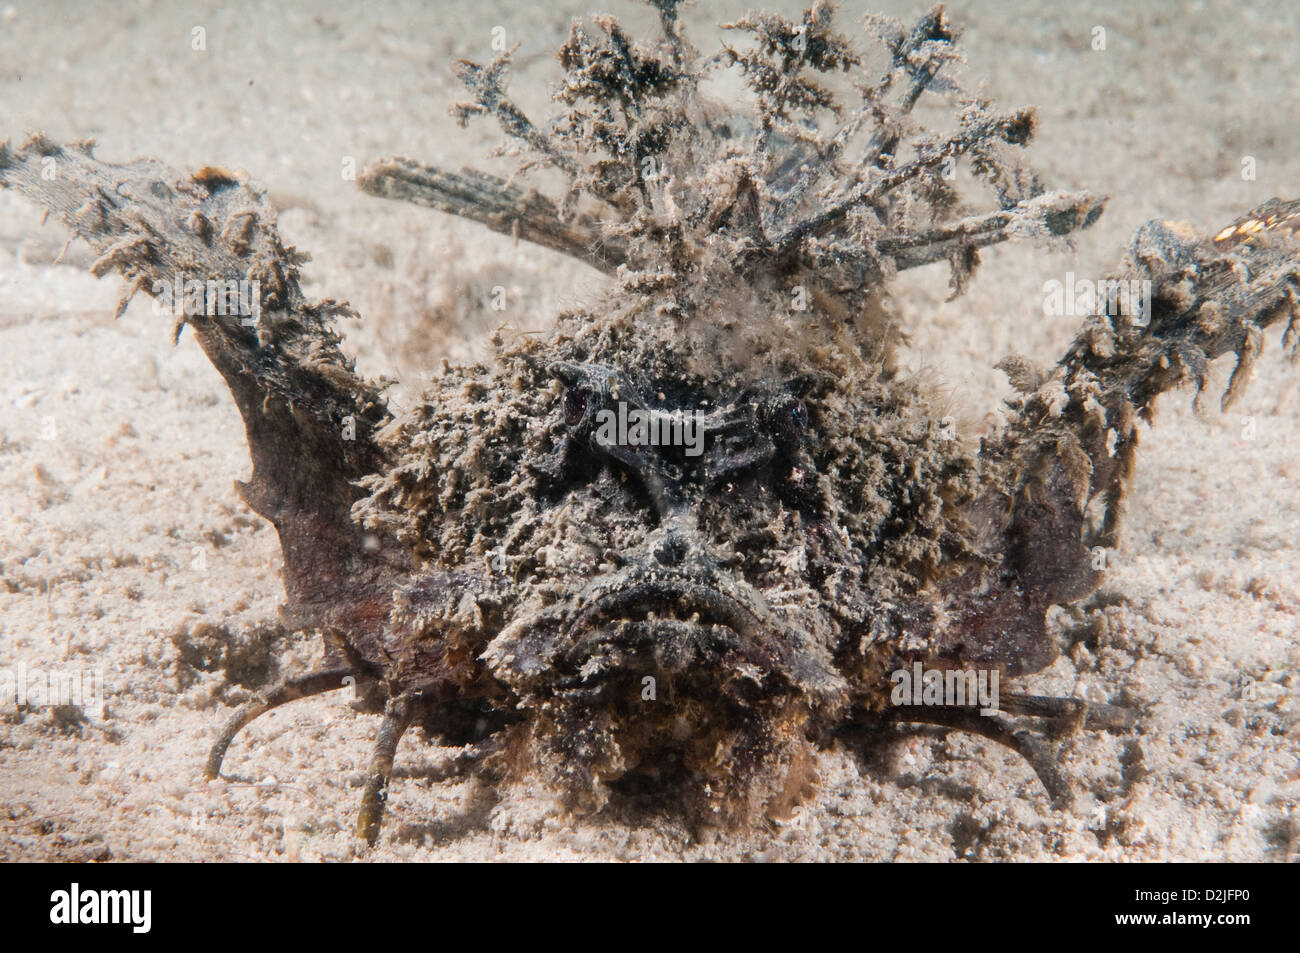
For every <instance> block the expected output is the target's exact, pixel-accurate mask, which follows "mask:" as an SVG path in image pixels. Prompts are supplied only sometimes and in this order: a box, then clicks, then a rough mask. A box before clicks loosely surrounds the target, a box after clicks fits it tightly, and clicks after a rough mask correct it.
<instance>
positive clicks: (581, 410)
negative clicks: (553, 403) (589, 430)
mask: <svg viewBox="0 0 1300 953" xmlns="http://www.w3.org/2000/svg"><path fill="white" fill-rule="evenodd" d="M586 414H587V395H586V394H585V393H583V391H582V389H581V388H578V387H570V388H569V389H568V390H566V391H565V392H564V422H565V423H566V424H568V425H569V426H570V427H575V426H577V425H578V424H580V423H581V422H582V418H583V417H585V416H586Z"/></svg>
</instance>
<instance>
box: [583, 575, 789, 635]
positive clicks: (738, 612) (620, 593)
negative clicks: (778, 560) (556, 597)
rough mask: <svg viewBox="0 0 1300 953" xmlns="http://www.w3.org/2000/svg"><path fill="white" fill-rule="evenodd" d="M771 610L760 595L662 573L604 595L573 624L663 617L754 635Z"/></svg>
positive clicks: (586, 625)
mask: <svg viewBox="0 0 1300 953" xmlns="http://www.w3.org/2000/svg"><path fill="white" fill-rule="evenodd" d="M747 603H748V604H747ZM767 614H768V613H767V611H766V607H765V606H763V604H762V602H761V600H760V599H758V598H757V597H753V598H752V599H751V600H744V599H742V597H741V596H739V595H733V594H730V593H727V592H724V591H723V590H722V589H720V588H718V587H717V586H712V585H709V584H707V583H702V582H700V581H698V580H695V579H691V578H689V577H683V576H662V575H656V576H650V577H644V578H641V579H631V580H628V581H627V582H625V583H624V584H623V585H621V586H620V587H619V588H617V589H615V590H613V591H610V592H606V593H604V594H603V595H601V596H598V597H597V598H596V599H594V600H593V601H592V602H591V603H590V604H589V605H588V606H587V607H586V608H585V609H583V610H582V612H580V613H579V614H578V617H577V619H575V620H574V624H573V627H574V629H575V630H576V631H584V630H590V629H594V628H603V627H606V626H608V625H610V624H617V623H619V622H647V621H663V622H670V623H676V624H678V625H684V626H697V627H701V628H703V627H709V626H721V627H724V628H727V629H730V630H731V631H732V632H734V633H736V635H739V636H742V637H749V638H752V637H754V636H756V635H757V634H758V633H759V631H760V630H761V628H762V626H763V623H764V622H765V621H766V618H767Z"/></svg>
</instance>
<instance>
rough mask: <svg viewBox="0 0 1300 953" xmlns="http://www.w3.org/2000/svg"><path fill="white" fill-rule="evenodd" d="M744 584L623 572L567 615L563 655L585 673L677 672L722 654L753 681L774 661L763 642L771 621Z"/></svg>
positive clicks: (756, 596) (671, 575)
mask: <svg viewBox="0 0 1300 953" xmlns="http://www.w3.org/2000/svg"><path fill="white" fill-rule="evenodd" d="M745 588H747V587H743V586H742V585H741V584H739V583H737V584H733V585H731V586H728V587H727V588H726V589H724V588H722V587H720V586H718V585H714V584H711V583H706V582H702V581H700V580H699V579H698V578H693V577H689V576H685V575H680V574H675V573H674V574H664V573H655V574H653V575H637V576H633V577H630V578H627V579H625V580H623V581H622V582H621V583H620V584H619V585H618V586H617V588H613V589H608V590H606V591H604V592H602V593H601V594H599V595H597V596H595V597H594V598H592V599H591V600H590V601H589V602H588V604H587V605H586V606H585V607H584V608H583V609H582V611H581V612H579V613H578V615H577V616H576V617H575V619H574V621H573V622H572V624H571V626H570V629H569V631H570V634H571V638H572V647H571V649H570V650H569V652H568V653H567V654H568V658H569V661H570V662H571V663H572V664H574V665H575V666H576V667H577V668H578V669H579V670H580V671H581V672H582V673H583V676H584V679H586V678H590V677H591V676H595V675H597V674H599V673H601V672H608V671H612V670H615V669H621V670H626V669H627V668H629V667H630V668H632V669H636V670H640V669H642V668H645V669H657V670H660V671H663V672H672V673H677V672H684V671H686V670H688V669H691V668H696V667H698V666H699V665H700V664H701V663H704V662H706V661H707V660H709V659H719V658H722V657H726V658H728V659H729V660H730V662H731V663H732V665H738V666H740V667H741V668H743V669H744V670H745V671H747V672H750V673H751V674H752V677H754V678H755V679H756V680H759V679H761V675H760V673H763V672H770V671H771V670H772V669H773V668H774V667H775V661H776V660H775V659H774V658H772V657H771V655H770V653H769V652H768V650H767V648H766V646H765V642H766V637H765V632H767V631H768V630H769V629H770V627H771V624H772V620H771V618H770V615H769V613H768V611H767V607H766V605H765V604H764V603H763V601H762V598H761V597H760V596H758V595H757V593H754V594H751V593H749V592H746V591H745ZM728 589H730V590H734V591H728Z"/></svg>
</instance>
